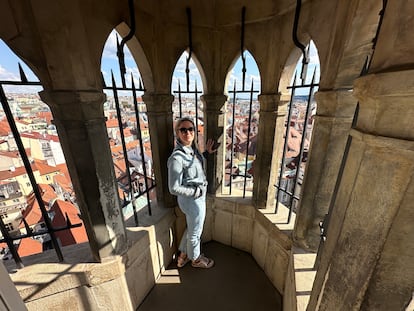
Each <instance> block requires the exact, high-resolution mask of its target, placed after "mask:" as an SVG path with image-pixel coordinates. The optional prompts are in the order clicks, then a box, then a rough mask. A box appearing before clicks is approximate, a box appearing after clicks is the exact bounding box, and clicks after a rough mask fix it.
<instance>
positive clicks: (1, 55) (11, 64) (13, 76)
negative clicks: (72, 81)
mask: <svg viewBox="0 0 414 311" xmlns="http://www.w3.org/2000/svg"><path fill="white" fill-rule="evenodd" d="M124 53H125V65H126V68H127V75H126V80H127V86H130V76H131V72H132V74H133V76H134V79H135V83H136V85H137V81H138V79H139V76H140V75H139V71H138V68H137V67H136V64H135V61H134V60H133V58H132V56H131V54H130V52H129V50H128V47H127V46H125V48H124ZM187 55H188V54H187V53H183V55H182V56H181V57H180V59H179V60H178V62H177V65H176V67H175V70H174V74H173V81H172V90H177V89H178V86H177V85H178V81H179V80H180V83H181V87H182V88H184V87H185V85H186V78H185V62H186V58H187ZM245 57H246V69H247V72H246V85H245V88H246V89H250V85H251V82H252V81H253V84H254V89H255V90H257V89H259V87H260V74H259V71H258V68H257V65H256V62H255V60H254V59H253V57H252V55H251V54H250V53H249V52H247V51H246V52H245ZM19 61H20V63H21V65H22V67H23V69H24V71H25V73H26V76H27V78H28V80H29V81H37V78H36V76H35V75H34V74H33V72H32V71H31V70H30V69H29V68H28V67H27V66H26V65H25V64H24V62H23V61H21V60H19V58H18V57H17V56H16V55H15V54H14V53H13V52H12V51H11V50H10V49H9V48H8V47H7V46H6V45H5V44H4V42H3V41H2V40H0V80H19V79H20V78H19V71H18V65H17V64H18V62H19ZM300 63H301V59H299V61H298V64H300ZM317 64H318V55H317V51H316V48H315V47H314V46H313V44H312V45H311V49H310V64H309V71H310V72H313V70H314V68H315V66H317V67H319V66H318V65H317ZM318 69H319V68H318ZM101 70H102V73H103V76H104V79H105V81H106V83H107V85H110V84H111V70H113V72H114V76H115V79H116V83H117V85H118V86H120V85H121V82H120V75H119V66H118V60H117V56H116V32H115V31H113V32H112V33H111V35H110V36H109V37H108V40H107V42H106V44H105V48H104V51H103V55H102V65H101ZM299 70H300V69H299ZM241 76H242V61H241V58H239V60H238V61H237V62H236V64H235V66H234V67H233V68H232V70H231V72H230V78H229V82H230V84H229V87H230V88H231V89H233V84H234V81H236V87H237V89H240V88H241V80H242V78H241ZM317 77H319V70H317ZM195 81H197V88H198V90H202V84H201V79H200V75H199V72H198V70H197V67H196V65H195V64H194V62H193V61H192V60H191V61H190V88H193V87H194V83H195ZM275 85H276V83H275ZM5 90H6V92H38V91H39V90H40V89H39V88H37V87H29V89H27V88H25V89H23V90H22V87H20V86H5Z"/></svg>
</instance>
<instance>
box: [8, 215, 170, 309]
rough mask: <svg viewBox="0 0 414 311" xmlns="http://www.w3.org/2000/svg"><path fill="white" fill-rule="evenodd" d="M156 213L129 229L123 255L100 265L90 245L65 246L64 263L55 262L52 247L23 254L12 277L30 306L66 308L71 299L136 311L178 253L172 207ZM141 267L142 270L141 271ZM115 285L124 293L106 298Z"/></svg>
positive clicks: (105, 260)
mask: <svg viewBox="0 0 414 311" xmlns="http://www.w3.org/2000/svg"><path fill="white" fill-rule="evenodd" d="M153 215H154V217H153V218H149V219H146V218H145V215H141V218H140V219H142V223H143V224H144V225H145V226H144V227H128V228H127V236H128V245H129V248H128V251H127V252H126V253H125V254H123V255H118V256H111V257H107V258H105V259H104V260H103V261H102V262H101V263H97V262H93V258H92V254H91V252H90V248H89V244H88V243H83V244H77V245H71V246H68V247H63V248H62V253H63V255H64V259H65V261H64V262H62V263H58V262H57V259H56V254H55V252H54V251H53V250H52V251H47V252H44V253H41V254H36V255H33V256H29V257H24V258H23V262H24V264H25V265H26V266H25V267H24V268H23V269H20V270H18V271H16V272H15V273H11V274H10V277H11V279H12V281H13V282H14V284H15V286H16V289H17V290H18V292H19V294H20V296H21V297H22V299H23V300H24V302H25V303H26V306H27V307H28V309H29V310H34V309H36V308H38V307H39V306H43V307H44V308H46V307H47V306H54V307H56V306H59V308H63V307H64V301H66V300H67V299H69V300H72V303H73V304H75V305H80V306H81V305H83V304H84V303H85V301H87V302H88V304H89V306H90V307H98V305H99V304H100V302H105V305H107V306H111V307H115V306H116V305H118V306H119V307H120V308H121V309H122V310H134V309H135V308H136V307H137V306H138V305H139V303H141V301H142V299H143V298H144V297H145V295H146V294H147V293H148V292H149V291H150V290H151V288H152V286H153V285H154V283H155V279H156V278H157V277H158V276H159V275H160V273H161V270H162V269H163V268H164V267H165V266H166V265H168V264H169V263H170V261H171V258H172V253H173V252H174V248H173V236H172V235H173V231H174V229H173V228H172V227H173V224H174V221H175V215H174V210H173V209H161V208H160V209H157V211H156V212H153ZM150 217H151V216H150ZM151 219H152V221H153V224H152V225H150V224H149V222H150V221H151ZM161 227H162V228H161ZM36 262H37V263H36ZM10 264H12V263H10ZM10 264H9V271H11V270H12V269H11V268H10ZM138 269H139V270H140V271H143V273H142V274H137V273H136V271H138ZM127 271H130V272H129V273H128V272H127ZM128 275H129V276H131V275H134V277H133V279H134V280H131V278H129V279H128ZM111 286H115V287H116V292H119V293H123V294H122V295H121V296H119V297H118V298H116V299H114V300H113V301H111V300H108V299H106V298H105V297H106V296H108V295H109V293H110V292H112V290H111ZM113 290H115V288H114V289H113ZM128 293H129V294H128ZM100 295H104V296H105V297H104V296H102V297H100Z"/></svg>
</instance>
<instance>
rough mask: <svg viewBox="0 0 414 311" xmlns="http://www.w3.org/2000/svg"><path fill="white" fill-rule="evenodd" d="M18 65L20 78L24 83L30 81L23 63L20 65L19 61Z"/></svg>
mask: <svg viewBox="0 0 414 311" xmlns="http://www.w3.org/2000/svg"><path fill="white" fill-rule="evenodd" d="M18 65H19V73H20V80H21V81H22V82H23V83H27V82H28V81H27V77H26V74H25V73H24V71H23V68H22V65H20V63H18Z"/></svg>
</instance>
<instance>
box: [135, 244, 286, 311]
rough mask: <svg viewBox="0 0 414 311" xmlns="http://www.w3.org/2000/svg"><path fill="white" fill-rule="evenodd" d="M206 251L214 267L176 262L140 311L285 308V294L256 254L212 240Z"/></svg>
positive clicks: (241, 310) (231, 310) (158, 282)
mask: <svg viewBox="0 0 414 311" xmlns="http://www.w3.org/2000/svg"><path fill="white" fill-rule="evenodd" d="M203 253H205V255H206V256H207V257H211V258H213V259H214V260H215V262H216V264H215V266H214V267H213V268H211V269H200V268H193V267H191V263H189V264H187V265H186V266H185V267H183V268H181V269H177V265H176V263H175V262H173V263H172V264H171V265H170V266H169V267H168V268H167V270H166V271H165V272H164V273H163V275H162V276H161V278H160V279H159V280H158V281H157V283H156V285H155V287H154V288H153V289H152V291H151V292H150V293H149V294H148V296H147V297H146V298H145V300H144V301H143V303H142V304H141V305H140V306H139V307H138V309H137V311H162V310H169V311H179V310H180V311H181V310H197V311H204V310H216V311H244V310H246V311H247V310H249V311H251V310H255V311H262V310H263V311H264V310H272V311H277V310H282V297H281V295H280V294H279V293H278V292H277V290H276V289H275V288H274V287H273V285H272V284H271V282H270V281H269V279H268V278H267V277H266V275H265V274H264V272H263V270H262V269H261V268H260V267H259V266H258V265H257V263H256V262H255V260H254V259H253V257H252V256H251V255H250V254H248V253H246V252H243V251H240V250H237V249H234V248H232V247H229V246H225V245H223V244H220V243H218V242H209V243H207V244H205V245H204V246H203Z"/></svg>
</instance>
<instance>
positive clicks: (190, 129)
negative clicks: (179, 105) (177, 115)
mask: <svg viewBox="0 0 414 311" xmlns="http://www.w3.org/2000/svg"><path fill="white" fill-rule="evenodd" d="M179 130H180V132H181V134H184V133H185V134H187V132H190V133H193V132H194V127H180V128H179Z"/></svg>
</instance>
